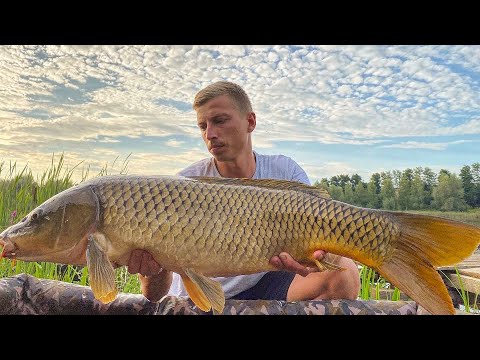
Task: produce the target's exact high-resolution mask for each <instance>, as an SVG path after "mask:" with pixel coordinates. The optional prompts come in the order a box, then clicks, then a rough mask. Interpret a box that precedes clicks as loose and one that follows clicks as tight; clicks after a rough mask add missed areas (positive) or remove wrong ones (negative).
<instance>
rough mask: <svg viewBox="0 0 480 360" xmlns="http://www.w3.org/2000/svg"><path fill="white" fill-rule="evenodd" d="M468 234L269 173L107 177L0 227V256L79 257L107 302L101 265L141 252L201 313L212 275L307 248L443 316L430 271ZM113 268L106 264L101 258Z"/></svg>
mask: <svg viewBox="0 0 480 360" xmlns="http://www.w3.org/2000/svg"><path fill="white" fill-rule="evenodd" d="M479 242H480V229H479V228H477V227H474V226H472V225H468V224H464V223H461V222H456V221H451V220H447V219H443V218H437V217H431V216H424V215H414V214H408V213H396V212H387V211H380V210H373V209H367V208H360V207H356V206H352V205H349V204H346V203H343V202H340V201H335V200H332V199H331V198H330V197H329V196H328V194H327V193H326V192H325V191H324V190H322V189H320V188H318V187H313V186H307V185H304V184H301V183H298V182H292V181H286V180H273V179H230V178H217V177H215V178H209V177H177V176H134V175H129V176H126V175H117V176H103V177H98V178H95V179H92V180H89V181H86V182H83V183H81V184H79V185H76V186H73V187H71V188H70V189H67V190H65V191H63V192H61V193H59V194H57V195H55V196H53V197H52V198H50V199H48V200H47V201H45V202H44V203H43V204H41V205H40V206H38V207H37V208H35V209H34V210H32V211H31V212H30V213H29V214H28V215H27V216H26V217H25V218H24V219H22V220H21V221H20V222H19V223H17V224H15V225H12V226H10V227H9V228H7V229H6V230H4V231H3V232H2V233H1V234H0V244H2V245H4V248H3V252H2V255H3V256H6V257H8V258H16V259H20V260H24V261H48V262H57V263H64V264H71V265H84V264H86V265H87V267H88V270H89V277H90V286H91V288H92V291H93V293H94V295H95V297H96V298H97V299H99V300H100V301H102V302H104V303H108V302H110V301H112V300H114V299H115V297H116V294H117V290H116V287H115V272H114V266H113V265H126V264H128V260H129V258H130V254H131V252H132V251H133V250H134V249H144V250H146V251H148V252H150V253H151V254H152V256H153V257H154V258H155V260H156V261H157V262H158V263H159V264H161V265H162V267H164V268H165V269H168V270H171V271H174V272H177V273H178V274H180V276H181V278H182V281H183V283H184V285H185V288H186V290H187V292H188V294H189V296H190V298H191V299H192V300H193V301H194V303H195V304H196V305H197V306H198V307H199V308H200V309H202V310H204V311H208V310H210V309H213V310H214V311H215V312H219V313H221V312H222V311H223V307H224V303H225V297H224V293H223V290H222V288H221V286H220V284H219V283H218V282H217V281H215V280H213V279H211V278H210V277H215V276H234V275H240V274H250V273H256V272H262V271H271V270H277V269H276V268H274V267H273V266H272V265H271V264H270V263H269V260H270V258H271V257H272V256H274V255H278V254H279V253H280V252H282V251H286V252H288V253H289V254H291V255H292V256H293V258H295V259H296V260H297V261H299V262H302V263H305V264H308V263H310V264H314V265H316V266H317V267H318V268H319V270H321V271H323V270H327V269H329V270H332V269H333V270H339V269H341V268H339V267H338V266H337V265H335V264H332V263H329V262H327V261H318V260H316V259H315V258H314V257H313V253H314V251H315V250H318V249H322V250H325V251H327V252H330V253H333V254H337V255H341V256H345V257H349V258H351V259H354V260H357V261H358V262H361V263H363V264H365V265H367V266H369V267H371V268H373V269H375V270H376V271H378V272H379V273H380V274H381V275H382V276H384V277H385V278H386V279H388V280H389V281H390V282H391V283H392V284H393V285H395V286H397V287H398V288H399V289H400V290H401V291H403V292H404V293H406V294H407V295H408V296H409V297H411V298H412V299H413V300H415V301H416V302H418V303H419V304H420V305H422V306H423V307H424V308H425V309H427V310H428V311H429V312H431V313H433V314H453V313H454V308H453V304H452V301H451V298H450V296H449V294H448V291H447V289H446V287H445V285H444V283H443V281H442V279H441V277H440V275H439V274H438V272H437V270H436V267H438V266H446V265H453V264H456V263H458V262H460V261H462V260H463V259H464V258H466V257H468V256H469V255H471V254H472V253H473V251H474V250H475V249H476V248H477V247H478V245H479ZM112 264H113V265H112Z"/></svg>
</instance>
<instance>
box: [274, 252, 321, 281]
mask: <svg viewBox="0 0 480 360" xmlns="http://www.w3.org/2000/svg"><path fill="white" fill-rule="evenodd" d="M325 254H326V252H325V251H323V250H316V251H315V252H314V253H313V257H315V258H316V259H317V260H321V259H323V257H324V256H325ZM270 264H272V265H273V266H275V267H276V268H277V269H279V270H286V271H293V272H295V273H297V274H299V275H301V276H303V277H305V276H307V275H308V274H310V273H312V272H316V271H318V269H317V267H308V266H305V265H302V264H300V263H299V262H297V261H296V260H295V259H294V258H293V257H292V256H291V255H290V254H288V253H286V252H282V253H280V254H279V255H278V256H273V257H272V258H271V259H270Z"/></svg>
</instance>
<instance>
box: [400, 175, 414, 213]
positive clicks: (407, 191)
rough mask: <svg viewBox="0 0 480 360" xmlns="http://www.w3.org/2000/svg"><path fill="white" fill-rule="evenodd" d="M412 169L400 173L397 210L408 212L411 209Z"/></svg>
mask: <svg viewBox="0 0 480 360" xmlns="http://www.w3.org/2000/svg"><path fill="white" fill-rule="evenodd" d="M412 176H413V172H412V169H406V170H405V171H404V172H403V173H402V178H401V179H400V186H399V188H398V207H399V210H409V209H411V208H412V204H411V201H412Z"/></svg>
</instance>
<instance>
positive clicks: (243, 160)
mask: <svg viewBox="0 0 480 360" xmlns="http://www.w3.org/2000/svg"><path fill="white" fill-rule="evenodd" d="M215 165H216V166H217V170H218V172H219V173H220V175H221V176H222V177H227V178H251V177H253V175H254V174H255V169H256V161H255V154H254V153H253V151H249V152H246V153H245V154H242V155H240V156H238V157H237V158H236V159H235V160H232V161H217V160H216V159H215Z"/></svg>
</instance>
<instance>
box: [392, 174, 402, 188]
mask: <svg viewBox="0 0 480 360" xmlns="http://www.w3.org/2000/svg"><path fill="white" fill-rule="evenodd" d="M401 179H402V172H401V171H400V170H393V171H392V182H393V187H394V188H395V189H398V188H399V187H400V180H401Z"/></svg>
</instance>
